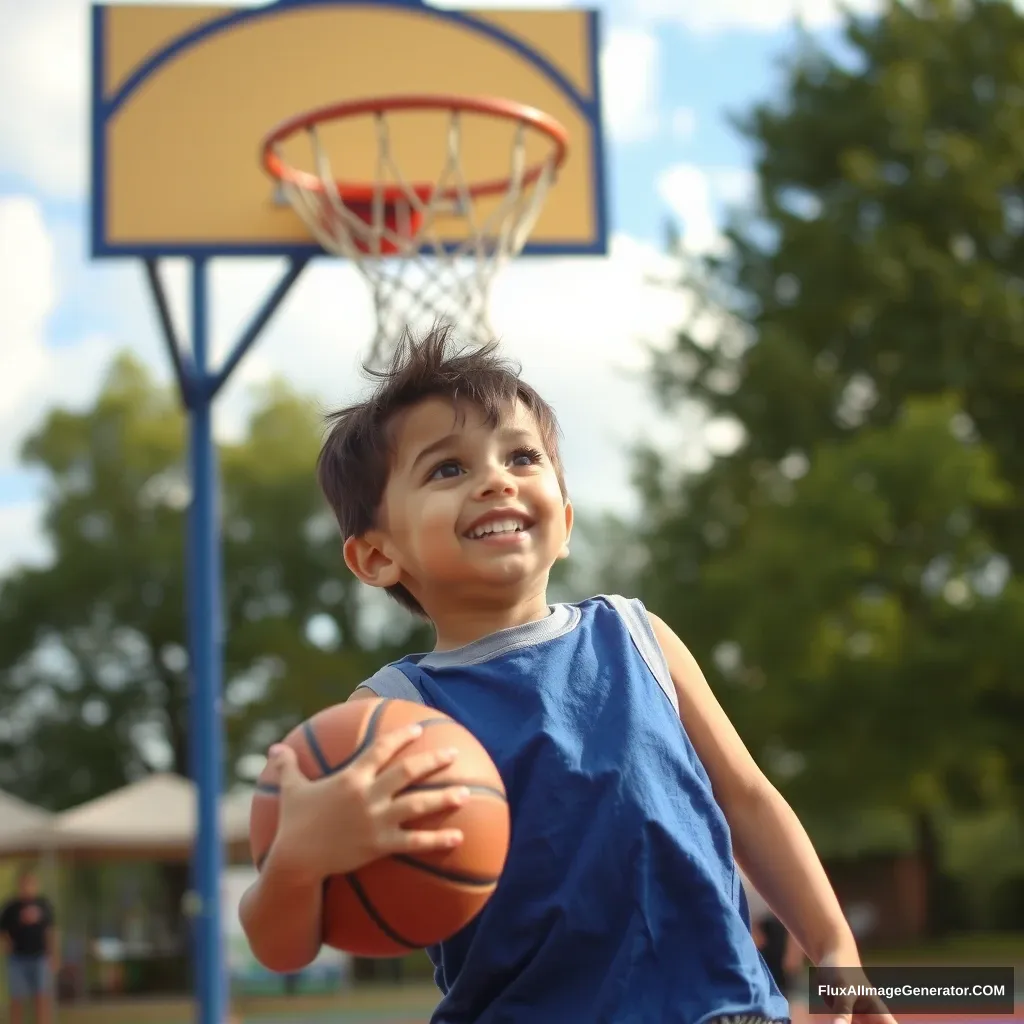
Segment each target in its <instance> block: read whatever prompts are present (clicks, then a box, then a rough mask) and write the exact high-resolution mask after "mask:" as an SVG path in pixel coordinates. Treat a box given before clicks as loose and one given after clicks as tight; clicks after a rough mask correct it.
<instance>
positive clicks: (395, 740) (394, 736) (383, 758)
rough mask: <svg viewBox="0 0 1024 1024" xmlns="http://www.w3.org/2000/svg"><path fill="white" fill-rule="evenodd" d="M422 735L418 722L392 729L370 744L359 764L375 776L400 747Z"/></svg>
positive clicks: (421, 728)
mask: <svg viewBox="0 0 1024 1024" xmlns="http://www.w3.org/2000/svg"><path fill="white" fill-rule="evenodd" d="M422 735H423V726H422V725H420V723H419V722H414V723H413V724H412V725H407V726H405V727H404V728H402V729H392V730H391V731H390V732H386V733H384V734H383V735H382V736H380V737H378V738H377V739H376V740H374V742H373V743H371V744H370V746H369V749H368V750H367V751H366V752H365V753H364V754H363V755H362V757H360V759H359V761H360V764H361V765H362V766H364V767H366V768H369V769H370V770H372V771H373V772H374V773H375V774H376V773H377V772H379V771H380V770H381V769H382V768H383V767H384V766H385V765H386V764H387V763H388V761H390V760H391V758H393V757H394V756H395V754H397V753H398V752H399V751H400V750H401V749H402V747H407V746H408V745H409V744H410V743H412V741H413V740H415V739H417V738H418V737H420V736H422Z"/></svg>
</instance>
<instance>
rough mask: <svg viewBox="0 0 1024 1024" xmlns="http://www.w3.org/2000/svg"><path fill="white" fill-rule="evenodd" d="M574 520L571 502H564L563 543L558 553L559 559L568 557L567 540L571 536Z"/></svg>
mask: <svg viewBox="0 0 1024 1024" xmlns="http://www.w3.org/2000/svg"><path fill="white" fill-rule="evenodd" d="M574 518H575V513H574V512H573V508H572V502H571V501H566V503H565V543H564V544H563V545H562V548H561V550H560V551H559V552H558V557H559V558H568V557H569V538H570V537H571V536H572V524H573V520H574Z"/></svg>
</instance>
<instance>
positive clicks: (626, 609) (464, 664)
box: [358, 594, 678, 710]
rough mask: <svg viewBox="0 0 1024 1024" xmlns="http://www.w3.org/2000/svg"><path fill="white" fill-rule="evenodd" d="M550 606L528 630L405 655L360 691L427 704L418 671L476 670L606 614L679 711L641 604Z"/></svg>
mask: <svg viewBox="0 0 1024 1024" xmlns="http://www.w3.org/2000/svg"><path fill="white" fill-rule="evenodd" d="M550 607H551V614H550V615H549V616H547V617H546V618H544V619H539V620H537V621H535V622H532V623H527V624H526V626H511V627H509V628H508V629H504V630H499V631H498V632H497V633H492V634H490V635H489V636H487V637H483V638H481V639H480V640H476V641H474V642H473V643H471V644H468V645H466V647H462V648H458V649H457V650H454V651H445V652H443V653H440V654H439V653H422V654H409V655H406V656H405V657H403V658H400V659H398V660H396V661H393V662H390V663H389V664H387V665H384V666H383V667H382V668H380V669H378V670H377V672H375V673H374V674H373V675H372V676H371V677H370V678H369V679H367V680H365V681H364V682H362V683H360V684H359V687H358V689H364V690H368V691H370V692H371V693H373V694H375V695H376V696H378V697H385V698H389V699H394V700H408V701H412V702H414V703H416V704H426V703H428V702H427V700H426V699H425V698H424V696H423V694H422V693H421V691H420V689H419V687H417V685H416V684H415V683H414V682H413V678H414V677H415V676H416V675H417V674H418V673H419V672H423V671H426V672H430V671H431V670H437V669H442V670H443V669H446V668H449V669H450V668H459V669H462V670H465V671H472V669H473V667H474V666H475V665H479V664H482V663H483V662H485V661H488V660H490V659H491V658H493V657H498V656H500V655H502V654H504V653H509V652H512V651H513V650H515V649H517V648H522V647H525V646H529V645H533V644H543V643H545V642H546V641H550V640H553V639H556V638H558V637H561V636H565V635H567V634H571V633H573V632H575V631H576V630H577V629H578V628H579V627H580V626H581V625H583V626H584V628H586V626H587V625H590V626H594V627H596V628H600V626H598V625H597V623H596V622H595V619H596V616H597V614H598V613H599V612H600V611H604V612H610V613H612V615H613V616H614V618H615V619H616V620H617V621H618V623H619V624H620V627H624V632H625V634H628V636H629V638H630V640H631V641H632V647H633V648H634V649H635V652H636V654H637V655H639V657H640V658H641V659H642V661H643V663H644V664H645V665H646V666H647V668H648V669H649V670H650V672H651V674H652V675H653V676H654V678H655V680H656V681H657V683H658V685H659V687H660V688H661V689H662V690H663V691H664V692H665V694H666V695H667V696H668V698H669V700H670V701H671V702H672V704H673V706H674V707H676V709H677V710H678V698H677V696H676V693H675V688H674V686H673V684H672V677H671V673H670V672H669V668H668V664H667V662H666V660H665V655H664V652H663V651H662V649H661V645H660V644H659V642H658V639H657V636H656V635H655V632H654V627H653V625H652V624H651V619H650V617H649V615H648V613H647V609H646V607H645V606H644V604H643V601H642V600H640V599H639V598H635V597H625V596H623V595H621V594H595V595H593V596H591V597H587V598H583V599H581V600H577V601H567V602H559V603H556V604H552V605H551V606H550ZM620 635H624V634H622V633H620ZM627 642H629V641H627Z"/></svg>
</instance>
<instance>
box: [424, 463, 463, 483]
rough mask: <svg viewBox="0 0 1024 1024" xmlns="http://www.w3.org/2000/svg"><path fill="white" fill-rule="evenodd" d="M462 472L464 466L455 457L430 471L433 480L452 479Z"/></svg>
mask: <svg viewBox="0 0 1024 1024" xmlns="http://www.w3.org/2000/svg"><path fill="white" fill-rule="evenodd" d="M461 472H462V467H461V466H460V465H459V464H458V463H457V462H455V461H454V460H453V459H449V460H448V461H447V462H442V463H440V465H437V466H435V467H434V468H433V469H432V470H431V471H430V479H431V480H450V479H451V478H452V477H454V476H458V475H459V473H461Z"/></svg>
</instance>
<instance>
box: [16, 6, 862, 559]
mask: <svg viewBox="0 0 1024 1024" xmlns="http://www.w3.org/2000/svg"><path fill="white" fill-rule="evenodd" d="M869 5H870V0H861V3H860V5H859V6H861V7H868V6H869ZM509 6H515V4H509ZM532 6H538V2H537V0H533V2H532ZM602 9H603V13H604V30H605V31H604V42H605V52H604V54H603V60H602V69H603V77H604V80H603V89H604V91H605V95H606V129H607V132H608V134H609V144H608V181H609V197H608V198H609V211H610V218H611V229H612V235H613V245H612V251H611V254H610V255H609V256H608V257H607V258H606V259H599V260H561V261H553V262H552V263H550V264H549V265H548V266H544V267H538V266H536V262H535V261H531V263H533V264H534V265H532V266H528V265H526V264H524V265H522V266H520V267H512V268H509V269H508V271H507V272H506V273H505V275H504V276H503V278H502V279H501V280H500V281H499V283H498V285H497V286H496V288H495V294H494V303H493V309H494V314H493V317H494V322H495V326H496V327H497V328H498V329H499V331H500V333H501V335H502V337H503V338H504V339H505V342H506V345H507V347H508V348H509V349H510V350H511V351H512V352H513V354H514V355H516V356H517V357H518V358H519V359H520V360H521V361H522V363H523V365H524V369H525V371H526V375H527V376H528V378H530V379H531V380H532V381H533V382H534V383H535V384H536V385H537V386H538V387H540V388H541V390H542V391H546V392H547V393H548V395H549V397H550V398H551V400H552V401H553V403H554V404H555V407H556V409H557V410H558V411H559V413H560V415H561V418H562V421H563V429H564V431H565V434H566V437H567V442H566V448H567V451H566V459H567V464H568V468H569V479H570V486H573V487H574V493H575V494H576V500H577V504H578V505H580V506H581V507H585V508H596V507H601V506H603V507H611V508H617V509H620V510H628V508H629V507H630V501H629V487H628V472H629V464H628V459H627V458H626V455H625V448H626V445H627V444H628V443H629V441H630V440H632V439H635V438H636V437H638V436H641V435H644V436H655V437H656V438H657V440H658V442H659V443H660V444H662V445H663V446H665V447H668V448H670V449H671V450H673V451H674V452H676V453H677V454H678V457H679V462H680V465H681V466H682V467H683V468H685V467H686V466H687V465H691V466H692V465H699V464H700V462H701V460H702V459H704V458H706V449H707V439H708V436H709V433H708V430H707V425H706V424H702V423H701V420H700V416H699V414H698V413H697V411H695V410H689V411H688V413H687V415H684V416H682V417H675V418H674V419H672V420H666V419H665V418H664V417H662V416H661V415H660V414H658V413H657V412H656V411H654V410H652V409H651V408H650V402H649V400H648V398H647V393H646V391H645V389H644V387H643V385H642V382H641V381H640V380H638V379H637V374H638V373H639V372H640V371H641V370H642V367H643V365H644V356H643V349H642V344H643V343H644V342H654V343H657V342H659V341H661V340H662V339H664V338H666V337H668V335H669V333H670V331H671V328H672V325H673V324H674V323H675V322H677V321H678V319H679V318H680V317H681V316H682V315H684V314H685V296H681V295H678V294H677V295H666V294H664V293H662V292H659V291H658V290H652V289H651V288H650V286H649V285H648V284H647V279H648V277H649V275H650V274H651V273H657V272H667V271H670V270H671V266H670V265H667V264H666V263H665V261H664V258H663V256H662V255H661V253H660V252H659V250H660V247H661V239H662V233H663V228H664V224H665V221H666V218H667V217H669V216H673V217H675V219H676V220H677V221H680V222H681V225H682V227H683V229H684V232H685V233H686V234H685V237H686V240H687V241H688V243H689V244H690V245H691V247H692V248H694V249H698V250H699V249H701V248H706V247H707V246H709V245H713V244H715V242H716V234H717V229H718V226H719V225H720V223H721V220H722V217H723V214H724V211H725V209H726V207H727V206H728V205H729V204H730V203H736V202H740V203H741V202H743V200H744V197H745V195H747V194H748V193H749V189H750V186H751V181H752V178H751V161H752V154H751V151H750V149H749V146H748V144H747V143H745V142H744V141H743V140H742V139H741V138H740V137H739V136H738V135H737V133H736V132H735V131H734V130H733V129H732V127H731V126H730V125H729V124H728V121H727V115H728V114H730V113H738V112H742V111H745V110H747V109H748V108H749V107H750V105H751V104H752V103H754V102H756V101H759V100H763V99H765V98H770V97H771V96H773V95H774V94H775V92H776V90H777V84H778V82H779V79H780V76H779V71H778V67H777V61H778V59H779V57H780V56H782V55H784V54H785V53H786V52H787V51H788V50H790V49H791V46H792V43H793V38H794V37H793V32H792V30H791V28H790V21H791V18H792V17H793V16H794V15H795V14H797V13H801V14H802V15H803V16H804V18H805V19H806V22H807V23H809V24H810V25H811V26H812V27H813V28H814V29H815V30H816V31H817V32H818V33H819V34H820V35H821V37H822V38H823V39H826V40H834V39H835V38H836V35H835V28H834V25H835V20H834V4H833V3H832V0H803V2H802V3H801V2H800V0H609V2H608V3H607V4H605V5H603V7H602ZM12 10H13V11H14V13H13V14H11V13H8V14H6V15H5V23H6V29H7V31H6V32H5V35H4V37H3V38H2V39H0V94H2V98H3V103H0V336H2V337H3V338H4V350H5V356H6V358H5V360H4V366H5V372H4V373H3V374H2V375H0V571H2V569H3V568H4V567H5V566H8V565H10V564H11V563H12V562H16V561H19V560H33V559H38V558H40V557H44V556H45V545H44V543H43V542H42V541H41V539H40V536H39V531H38V515H39V508H40V502H41V499H42V487H43V481H42V479H41V478H40V477H39V476H38V475H35V474H31V473H28V472H26V471H25V470H24V468H23V467H21V466H20V465H19V463H18V459H17V451H18V447H19V444H20V440H21V438H22V437H23V436H24V435H25V433H26V432H27V431H29V430H30V429H31V428H32V426H33V425H34V424H36V423H37V422H39V419H40V417H41V416H42V415H43V414H44V412H45V410H46V409H47V408H50V407H52V406H53V405H54V404H67V405H72V406H80V405H82V404H83V403H86V402H88V401H89V400H90V399H91V398H92V397H93V396H94V395H95V393H96V389H97V388H98V387H99V385H100V381H101V379H102V374H103V370H104V368H105V367H106V366H107V365H108V364H109V361H110V359H111V358H112V356H113V354H114V353H115V352H116V351H118V350H119V349H123V348H126V347H130V348H132V349H133V350H135V351H136V352H137V353H138V354H139V355H140V357H141V358H143V359H145V360H146V361H147V362H149V363H151V364H152V366H153V368H154V371H155V372H157V373H159V374H160V375H161V376H162V377H164V378H165V379H169V376H168V373H167V367H166V361H165V359H164V355H163V352H162V349H161V347H160V343H159V339H158V335H157V325H156V322H155V318H154V316H153V313H152V310H151V308H150V305H149V299H148V294H147V292H146V290H145V288H144V282H143V276H142V271H141V268H140V267H139V266H137V265H134V264H132V263H128V262H118V261H114V262H107V263H95V262H91V261H90V260H89V258H88V241H89V240H88V234H87V216H88V206H87V197H86V195H85V181H86V176H85V173H84V172H85V167H86V166H87V157H88V154H87V149H86V137H87V122H86V114H87V109H86V108H87V104H86V94H85V86H86V82H87V75H88V59H87V52H88V46H87V33H86V27H87V18H86V11H87V5H86V3H85V2H84V0H37V2H35V3H33V4H21V5H18V7H17V8H16V9H15V8H12ZM181 271H182V268H181V267H180V266H173V267H171V268H170V277H169V280H170V284H171V286H172V292H173V295H174V297H175V308H176V309H177V310H178V313H179V315H180V316H182V317H184V315H185V313H184V311H185V309H186V301H185V292H184V288H183V281H184V278H183V275H182V273H181ZM275 273H276V267H275V266H274V264H273V262H272V261H264V262H263V263H261V264H259V265H258V266H255V267H248V266H229V267H221V268H218V270H217V272H216V274H215V288H214V301H215V304H216V307H217V315H216V320H215V328H214V333H215V340H216V338H217V337H219V338H220V341H221V347H222V348H223V347H224V346H225V345H226V344H227V343H228V342H229V340H230V338H231V336H232V335H234V334H237V332H238V330H239V329H240V327H241V325H242V324H243V323H244V322H245V320H246V318H247V314H248V312H249V311H250V310H252V309H253V308H254V307H256V306H258V305H259V303H260V301H261V298H262V296H263V295H264V294H265V293H266V290H267V288H268V287H269V286H270V284H271V282H272V281H273V279H274V276H275ZM339 303H345V304H347V305H346V306H345V308H346V310H347V311H348V315H347V316H346V317H344V318H342V317H340V316H339V315H338V314H337V310H338V309H339ZM368 316H369V307H368V305H367V301H366V298H365V287H364V285H363V284H362V282H361V281H360V280H359V279H358V278H357V277H356V276H355V275H354V274H353V273H352V272H351V269H350V268H345V267H341V266H339V265H337V264H334V263H331V262H329V261H319V263H318V265H317V267H316V268H315V270H313V271H312V272H310V273H309V274H308V277H307V278H306V279H304V280H303V282H302V284H301V285H300V287H299V288H297V289H296V292H295V293H294V294H293V296H292V297H291V298H290V299H289V300H288V303H287V304H286V307H285V308H284V309H283V310H282V313H281V315H280V316H279V317H278V318H277V319H276V320H275V321H274V323H273V324H272V325H271V328H270V329H269V331H268V333H267V336H266V338H265V339H264V340H263V342H262V343H261V344H260V346H259V347H258V348H257V349H256V351H255V353H254V355H253V357H252V358H250V359H248V360H247V361H246V363H245V364H244V367H243V372H242V373H241V374H240V375H239V379H238V380H236V381H234V382H233V383H232V385H231V386H230V387H229V388H228V389H227V393H226V395H225V398H224V401H223V403H222V406H221V408H220V409H219V410H218V429H219V431H220V433H221V434H222V435H223V436H230V435H231V434H232V433H237V432H238V431H239V430H240V429H241V425H242V423H243V422H244V417H245V411H246V401H247V399H246V394H247V387H248V386H249V385H251V384H253V383H255V382H258V381H259V380H261V379H264V378H265V377H266V376H268V375H270V374H284V375H285V376H287V377H289V378H290V379H291V380H293V381H294V383H295V384H296V386H298V387H300V388H303V389H304V390H307V391H309V392H310V393H311V394H312V395H313V396H314V397H316V398H317V399H318V400H322V401H323V402H324V403H325V404H337V403H338V402H339V401H343V400H344V399H345V398H346V397H349V396H350V395H351V394H352V392H353V389H354V388H355V387H356V386H357V377H356V374H355V368H356V364H357V357H358V353H359V352H360V350H361V349H364V348H365V345H366V343H367V340H368V332H369V319H368ZM608 409H613V410H615V415H613V416H611V417H609V416H608V415H607V410H608ZM716 427H717V435H718V436H719V437H720V438H721V437H727V435H728V434H729V430H728V424H724V425H723V424H717V425H712V429H711V434H714V433H715V428H716ZM722 443H726V444H727V443H728V442H727V441H725V442H722ZM733 443H735V442H733Z"/></svg>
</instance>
